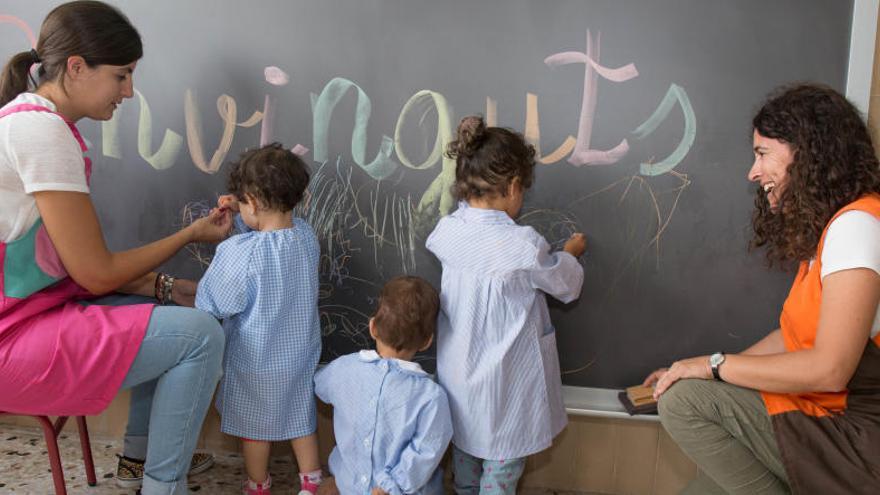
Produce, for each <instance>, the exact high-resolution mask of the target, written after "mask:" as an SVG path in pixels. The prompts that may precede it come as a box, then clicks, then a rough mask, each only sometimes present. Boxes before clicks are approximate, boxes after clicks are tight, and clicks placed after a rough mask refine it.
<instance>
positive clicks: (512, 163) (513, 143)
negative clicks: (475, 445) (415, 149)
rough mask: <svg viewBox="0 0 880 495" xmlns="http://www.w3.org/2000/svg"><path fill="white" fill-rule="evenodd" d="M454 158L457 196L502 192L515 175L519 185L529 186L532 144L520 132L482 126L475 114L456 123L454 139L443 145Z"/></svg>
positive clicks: (532, 164) (472, 196)
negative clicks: (455, 136) (456, 130)
mask: <svg viewBox="0 0 880 495" xmlns="http://www.w3.org/2000/svg"><path fill="white" fill-rule="evenodd" d="M446 156H448V157H449V158H454V159H455V185H454V186H452V187H453V193H454V194H455V196H456V197H457V198H458V199H469V198H481V197H483V196H494V195H499V196H506V195H507V188H508V185H509V184H510V182H511V181H513V180H514V179H515V178H518V179H519V183H520V185H521V186H522V188H523V189H528V188H529V187H531V186H532V178H533V177H534V170H535V147H534V146H532V145H530V144H528V143H526V140H525V139H524V138H523V136H522V134H519V133H517V132H514V131H512V130H510V129H504V128H502V127H486V124H485V123H484V122H483V118H482V117H480V116H477V115H471V116H469V117H465V118H463V119H462V120H461V123H460V124H458V136H457V139H455V140H454V141H452V142H450V143H449V144H448V145H447V147H446Z"/></svg>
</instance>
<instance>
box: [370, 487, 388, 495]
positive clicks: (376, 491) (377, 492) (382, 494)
mask: <svg viewBox="0 0 880 495" xmlns="http://www.w3.org/2000/svg"><path fill="white" fill-rule="evenodd" d="M370 495H388V492H386V491H385V490H383V489H381V488H379V487H378V486H376V487H373V490H372V491H370Z"/></svg>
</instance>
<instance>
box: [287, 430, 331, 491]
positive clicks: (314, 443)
mask: <svg viewBox="0 0 880 495" xmlns="http://www.w3.org/2000/svg"><path fill="white" fill-rule="evenodd" d="M290 445H291V446H292V447H293V454H294V455H295V456H296V465H297V467H298V468H299V482H300V488H301V491H300V493H302V492H308V493H312V494H314V493H317V491H318V486H319V485H320V484H321V481H323V480H322V478H323V476H322V473H321V460H320V459H319V458H318V435H317V434H316V433H312V434H311V435H306V436H304V437H299V438H294V439H293V440H291V441H290Z"/></svg>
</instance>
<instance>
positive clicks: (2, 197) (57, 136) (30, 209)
mask: <svg viewBox="0 0 880 495" xmlns="http://www.w3.org/2000/svg"><path fill="white" fill-rule="evenodd" d="M22 103H30V104H33V105H39V106H43V107H46V108H49V109H50V110H55V105H54V104H53V103H52V102H51V101H49V100H47V99H45V98H43V97H41V96H38V95H36V94H33V93H22V94H20V95H18V97H16V98H15V99H14V100H12V101H11V102H9V103H8V104H6V106H5V107H3V108H4V109H5V108H8V107H11V106H14V105H20V104H22ZM37 191H74V192H83V193H88V192H89V186H88V184H87V183H86V174H85V161H84V159H83V154H82V150H81V149H80V146H79V143H78V142H77V140H76V138H75V137H73V133H72V132H71V131H70V127H68V125H67V123H66V122H64V119H62V118H61V117H59V116H58V115H55V114H52V113H48V112H19V113H15V114H12V115H8V116H6V117H3V118H2V119H0V241H2V242H4V243H6V242H11V241H14V240H16V239H18V238H20V237H22V236H23V235H24V234H26V233H27V231H28V230H30V228H31V227H33V225H34V223H36V221H37V219H38V218H39V217H40V213H39V211H37V204H36V202H35V201H34V197H33V193H35V192H37Z"/></svg>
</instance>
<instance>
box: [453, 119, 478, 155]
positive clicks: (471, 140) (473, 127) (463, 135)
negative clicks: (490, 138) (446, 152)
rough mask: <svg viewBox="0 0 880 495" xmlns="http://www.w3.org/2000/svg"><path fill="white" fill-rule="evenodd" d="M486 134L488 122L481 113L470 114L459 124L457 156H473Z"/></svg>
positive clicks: (455, 151)
mask: <svg viewBox="0 0 880 495" xmlns="http://www.w3.org/2000/svg"><path fill="white" fill-rule="evenodd" d="M485 134H486V123H485V122H483V117H480V116H479V115H468V116H467V117H465V118H463V119H461V122H460V123H459V124H458V136H457V137H458V139H456V147H455V150H451V151H454V153H455V155H456V156H462V157H468V158H470V157H472V156H473V155H474V153H475V152H476V151H477V149H478V148H479V147H480V144H482V142H483V139H484V137H485Z"/></svg>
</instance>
